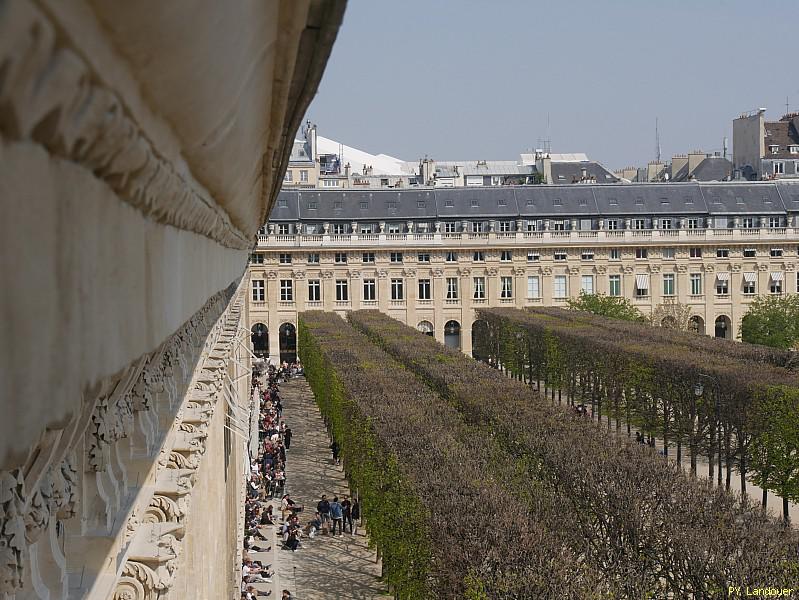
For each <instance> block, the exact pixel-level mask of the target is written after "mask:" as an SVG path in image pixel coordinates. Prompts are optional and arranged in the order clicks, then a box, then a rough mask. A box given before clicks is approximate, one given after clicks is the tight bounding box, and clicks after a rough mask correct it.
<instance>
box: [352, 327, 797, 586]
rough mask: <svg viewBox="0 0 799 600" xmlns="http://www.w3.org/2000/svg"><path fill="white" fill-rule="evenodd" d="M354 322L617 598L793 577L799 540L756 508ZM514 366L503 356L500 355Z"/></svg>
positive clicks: (542, 404)
mask: <svg viewBox="0 0 799 600" xmlns="http://www.w3.org/2000/svg"><path fill="white" fill-rule="evenodd" d="M349 319H350V321H351V322H352V323H353V324H354V325H355V326H356V327H357V328H359V329H361V330H362V331H364V332H365V333H366V334H367V335H368V336H369V337H370V338H371V339H372V340H374V341H375V342H377V343H378V344H379V345H381V346H382V347H383V348H384V349H385V350H386V351H387V352H388V353H389V354H391V355H392V356H393V357H395V358H396V359H398V360H399V361H400V362H402V363H403V364H404V365H405V366H406V367H407V368H408V369H409V370H411V371H412V372H414V373H415V374H416V375H417V376H419V377H421V378H422V379H423V380H424V381H426V382H427V383H428V385H430V386H431V387H432V388H433V389H434V390H436V391H437V392H439V394H441V395H442V397H445V398H447V399H448V400H449V401H450V402H451V404H452V405H453V406H454V407H455V408H456V409H457V410H458V412H459V413H460V414H461V415H462V416H463V418H464V420H465V421H466V422H467V423H469V424H470V425H471V426H472V427H475V428H477V429H478V430H480V431H482V432H483V436H484V437H486V438H489V437H490V438H491V439H494V440H496V441H497V442H498V443H499V444H500V445H501V446H502V447H503V448H505V450H506V451H507V452H508V453H510V454H512V455H513V456H516V457H518V458H519V460H522V461H523V464H526V465H527V467H528V471H527V476H528V477H529V478H530V479H531V480H534V481H536V482H538V484H539V486H540V487H541V488H542V489H547V490H550V491H551V492H552V493H555V494H557V496H558V497H559V498H561V499H562V501H563V505H562V507H561V515H560V521H559V522H556V523H553V524H552V525H551V526H550V528H551V529H553V530H555V531H560V532H562V533H561V535H563V536H564V537H565V539H571V540H575V545H574V546H572V547H571V550H572V552H573V553H575V554H577V556H578V557H579V559H580V560H581V561H584V563H585V564H587V565H589V566H591V567H592V568H593V569H596V570H597V571H600V572H602V573H604V575H605V578H606V581H608V582H610V585H611V586H612V589H613V594H614V596H615V597H625V598H633V597H636V598H638V597H658V598H660V597H674V598H690V597H694V598H705V597H714V596H716V595H717V596H721V595H723V593H724V592H723V591H726V590H727V586H728V585H740V584H741V583H743V584H744V585H750V586H754V585H757V584H758V583H757V582H778V585H779V583H785V584H788V583H789V582H790V581H792V580H793V579H794V578H795V572H796V571H795V570H796V568H797V566H799V540H798V539H797V534H796V532H795V531H793V530H792V529H791V528H790V527H787V526H786V525H785V524H784V523H781V522H779V521H776V520H774V519H772V518H770V517H769V516H768V515H767V514H766V513H765V512H764V511H762V510H761V509H760V508H759V507H756V506H753V505H752V504H750V503H749V502H748V501H747V499H745V498H741V497H740V496H735V495H733V494H730V493H728V492H726V491H725V490H723V489H720V488H713V487H712V486H711V485H709V484H708V483H707V482H701V481H698V480H695V479H691V478H689V477H687V476H686V475H684V474H683V473H682V471H680V470H679V469H678V468H677V467H676V466H675V465H674V464H673V463H671V462H670V461H667V460H664V459H663V458H662V457H660V456H658V455H657V454H656V453H655V452H653V451H652V450H651V449H649V448H647V447H644V446H640V445H638V444H633V443H630V441H629V440H627V439H626V438H625V437H623V436H617V435H608V434H607V433H606V432H604V431H603V430H602V429H600V428H597V427H596V425H595V424H593V423H592V422H590V421H588V420H586V419H584V418H582V417H580V416H577V415H575V414H574V412H573V411H571V410H569V409H567V408H566V407H562V406H556V405H552V404H551V403H550V402H548V401H547V400H546V399H545V398H542V397H541V396H540V395H538V394H537V393H536V392H535V391H533V390H531V389H530V387H529V386H527V385H525V384H524V383H522V382H520V381H517V380H515V379H510V378H508V377H506V376H504V375H502V374H501V373H500V372H498V371H497V370H495V369H491V368H489V367H488V366H487V365H485V364H483V363H479V362H477V361H474V360H471V359H469V358H467V357H465V356H464V355H462V354H460V353H459V352H457V351H454V350H451V349H448V348H445V347H443V346H441V345H440V344H438V343H437V342H436V341H435V340H433V339H432V338H430V337H428V336H424V335H422V334H420V333H418V332H416V331H415V330H413V329H412V328H410V327H407V326H405V325H402V324H401V323H399V322H397V321H394V320H392V319H391V318H389V317H388V316H386V315H383V314H381V313H377V312H373V311H359V312H354V313H350V315H349ZM498 319H499V317H497V320H495V321H494V322H493V323H492V329H493V328H494V327H497V326H499V325H502V326H503V328H504V330H503V333H504V334H510V335H508V336H507V338H506V339H503V340H502V346H505V345H511V344H515V347H516V348H522V347H525V346H526V345H527V344H528V340H526V339H525V338H524V332H523V331H519V329H518V327H517V326H516V325H515V324H513V325H511V324H510V321H509V320H508V319H506V318H504V319H503V321H504V322H500V321H499V320H498ZM515 333H520V334H521V335H520V336H519V337H517V336H516V335H515ZM549 337H550V338H551V337H552V336H549ZM555 347H556V345H553V346H552V348H551V349H550V351H554V350H553V349H554V348H555ZM563 351H564V352H565V351H566V350H565V349H564V350H563ZM590 352H591V350H589V349H586V350H585V351H584V353H590ZM514 355H515V354H514V353H513V352H511V351H510V350H509V349H503V350H502V351H501V353H497V354H496V355H495V356H498V357H501V359H502V360H504V361H508V360H511V359H512V358H513V356H514ZM550 360H551V361H554V358H550ZM521 364H524V363H523V361H522V363H521ZM733 582H739V583H733Z"/></svg>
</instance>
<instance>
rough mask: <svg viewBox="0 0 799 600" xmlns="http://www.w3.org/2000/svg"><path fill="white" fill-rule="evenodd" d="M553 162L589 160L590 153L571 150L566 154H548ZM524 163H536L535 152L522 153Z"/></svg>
mask: <svg viewBox="0 0 799 600" xmlns="http://www.w3.org/2000/svg"><path fill="white" fill-rule="evenodd" d="M548 156H549V158H550V160H552V162H587V161H588V160H589V158H588V155H587V154H586V153H585V152H570V153H565V154H554V153H550V154H548ZM521 157H522V164H523V165H534V164H535V153H530V152H523V153H522V154H521Z"/></svg>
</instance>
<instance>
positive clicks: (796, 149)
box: [788, 146, 799, 154]
mask: <svg viewBox="0 0 799 600" xmlns="http://www.w3.org/2000/svg"><path fill="white" fill-rule="evenodd" d="M788 152H790V153H791V154H799V146H788Z"/></svg>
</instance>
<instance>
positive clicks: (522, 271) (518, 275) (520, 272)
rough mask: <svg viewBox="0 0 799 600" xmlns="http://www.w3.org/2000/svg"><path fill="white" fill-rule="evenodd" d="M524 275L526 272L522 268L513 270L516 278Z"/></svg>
mask: <svg viewBox="0 0 799 600" xmlns="http://www.w3.org/2000/svg"><path fill="white" fill-rule="evenodd" d="M578 271H579V269H578ZM525 273H527V270H526V269H524V268H522V267H516V268H515V269H513V274H514V275H515V276H516V277H522V276H523V275H524V274H525Z"/></svg>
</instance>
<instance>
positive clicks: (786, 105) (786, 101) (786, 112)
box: [785, 96, 791, 115]
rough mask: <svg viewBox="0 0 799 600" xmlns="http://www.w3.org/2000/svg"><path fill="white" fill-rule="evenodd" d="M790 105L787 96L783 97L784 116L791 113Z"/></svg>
mask: <svg viewBox="0 0 799 600" xmlns="http://www.w3.org/2000/svg"><path fill="white" fill-rule="evenodd" d="M789 106H790V104H788V96H785V114H786V115H787V114H788V113H790V112H791V111H790V110H789Z"/></svg>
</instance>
